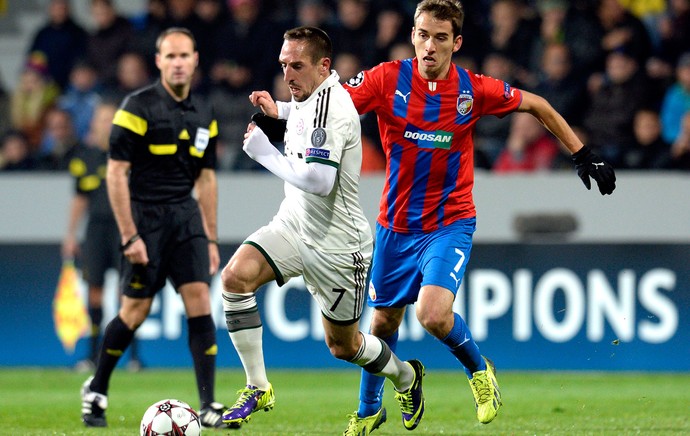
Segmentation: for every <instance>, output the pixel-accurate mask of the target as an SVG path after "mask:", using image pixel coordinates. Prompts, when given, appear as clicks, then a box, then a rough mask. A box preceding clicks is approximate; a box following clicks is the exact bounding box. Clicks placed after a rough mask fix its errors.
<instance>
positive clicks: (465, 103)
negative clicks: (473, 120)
mask: <svg viewBox="0 0 690 436" xmlns="http://www.w3.org/2000/svg"><path fill="white" fill-rule="evenodd" d="M472 105H474V97H472V95H470V94H460V95H459V96H458V103H457V105H456V107H457V109H458V113H459V114H460V115H467V114H469V113H470V112H472Z"/></svg>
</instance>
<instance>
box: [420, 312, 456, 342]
mask: <svg viewBox="0 0 690 436" xmlns="http://www.w3.org/2000/svg"><path fill="white" fill-rule="evenodd" d="M417 320H418V321H419V323H420V324H421V325H422V327H424V329H425V330H426V331H428V332H429V333H431V334H432V335H433V336H435V337H437V338H442V337H445V336H446V335H447V334H448V332H449V331H450V329H451V328H452V327H453V316H452V313H451V314H450V315H449V314H447V313H445V312H442V311H437V310H419V311H417Z"/></svg>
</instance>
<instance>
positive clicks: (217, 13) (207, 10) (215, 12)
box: [194, 0, 229, 87]
mask: <svg viewBox="0 0 690 436" xmlns="http://www.w3.org/2000/svg"><path fill="white" fill-rule="evenodd" d="M194 11H195V13H196V15H197V17H198V18H199V24H200V26H199V28H198V30H197V31H196V33H194V37H195V38H196V45H197V50H198V51H199V68H197V71H199V72H200V74H201V76H202V82H203V86H204V87H206V86H209V85H210V73H211V68H212V66H213V63H214V62H215V60H216V59H217V58H218V53H217V51H218V41H217V40H218V37H219V32H220V29H221V28H222V27H223V25H224V24H225V23H226V22H227V21H228V19H229V18H228V10H227V7H226V6H225V2H224V1H223V0H197V2H196V6H195V7H194Z"/></svg>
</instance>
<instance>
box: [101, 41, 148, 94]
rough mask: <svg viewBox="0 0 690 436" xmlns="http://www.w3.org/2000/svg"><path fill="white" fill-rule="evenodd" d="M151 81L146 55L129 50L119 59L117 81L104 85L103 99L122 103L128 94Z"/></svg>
mask: <svg viewBox="0 0 690 436" xmlns="http://www.w3.org/2000/svg"><path fill="white" fill-rule="evenodd" d="M150 82H151V76H150V74H149V70H148V67H147V63H146V60H145V59H144V57H143V56H142V55H141V54H139V53H135V52H128V53H125V54H123V55H122V56H120V58H119V59H118V60H117V73H116V76H115V83H113V84H111V85H110V86H106V87H104V89H103V91H102V92H101V95H102V96H103V100H106V101H109V102H112V103H115V104H118V105H119V104H120V102H122V99H123V98H125V97H126V96H127V94H129V93H131V92H134V91H135V90H137V89H139V88H143V87H144V86H146V85H147V84H149V83H150Z"/></svg>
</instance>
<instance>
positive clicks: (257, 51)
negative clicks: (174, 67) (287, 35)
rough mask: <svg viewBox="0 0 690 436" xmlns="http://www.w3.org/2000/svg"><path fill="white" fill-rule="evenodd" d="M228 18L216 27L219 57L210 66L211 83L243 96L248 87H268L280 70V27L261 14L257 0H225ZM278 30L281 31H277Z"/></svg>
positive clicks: (258, 0) (245, 94)
mask: <svg viewBox="0 0 690 436" xmlns="http://www.w3.org/2000/svg"><path fill="white" fill-rule="evenodd" d="M227 1H228V6H229V9H230V14H231V19H230V20H229V21H228V22H227V23H225V25H224V26H223V27H222V28H221V29H220V31H219V37H218V38H217V41H216V44H218V51H217V53H218V59H216V63H215V65H214V66H213V67H212V70H211V79H212V81H213V83H214V84H216V85H219V86H221V87H222V88H224V90H225V91H226V92H229V93H235V94H237V93H239V94H242V97H243V98H244V99H245V100H246V97H247V95H248V94H247V91H249V90H250V89H268V87H270V86H271V83H272V80H273V75H274V74H275V73H276V72H278V71H280V68H279V64H278V62H277V57H276V56H273V55H265V53H278V52H280V44H282V42H281V41H282V39H281V38H280V36H281V35H282V32H283V30H282V29H281V28H280V27H279V26H276V24H275V23H273V22H272V21H270V20H269V19H267V18H266V17H261V16H260V15H259V13H260V11H261V1H260V0H227ZM277 32H280V33H277Z"/></svg>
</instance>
